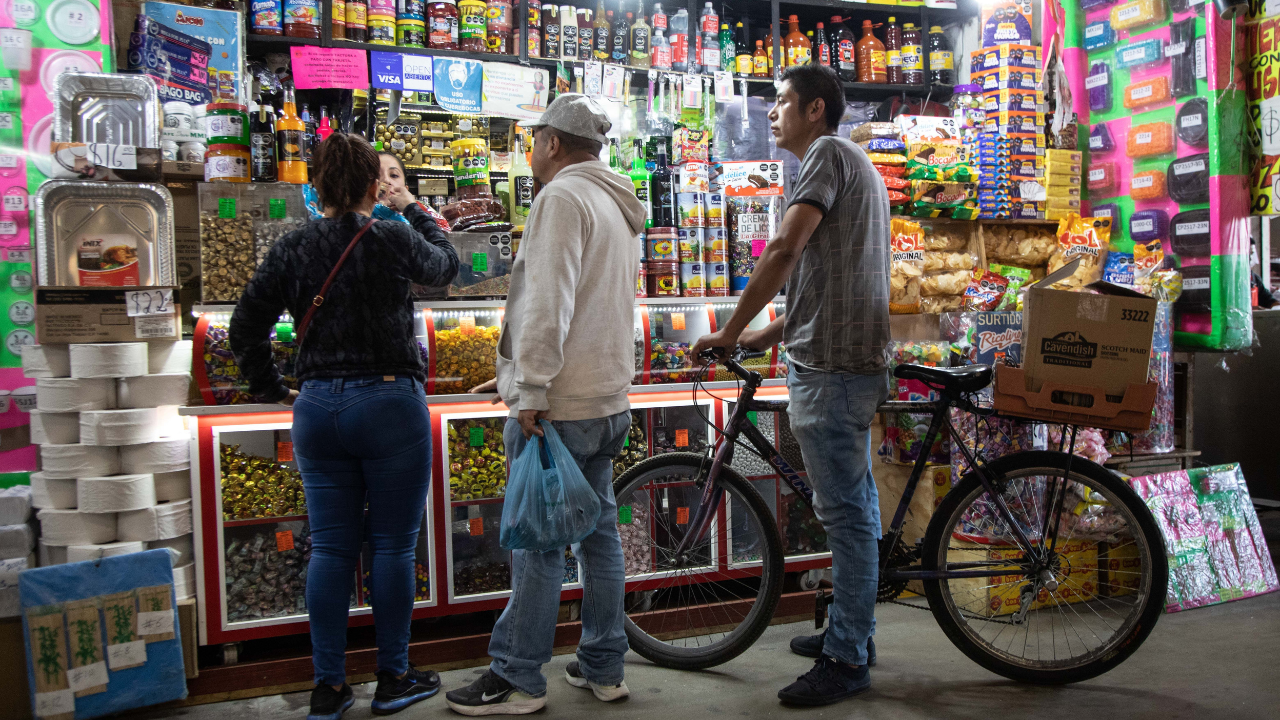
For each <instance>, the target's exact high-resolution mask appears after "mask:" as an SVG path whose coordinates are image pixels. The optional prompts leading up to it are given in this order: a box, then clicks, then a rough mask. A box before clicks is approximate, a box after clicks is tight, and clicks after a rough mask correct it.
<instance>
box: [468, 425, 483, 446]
mask: <svg viewBox="0 0 1280 720" xmlns="http://www.w3.org/2000/svg"><path fill="white" fill-rule="evenodd" d="M470 442H471V447H480V446H481V445H484V428H478V427H473V428H471V437H470Z"/></svg>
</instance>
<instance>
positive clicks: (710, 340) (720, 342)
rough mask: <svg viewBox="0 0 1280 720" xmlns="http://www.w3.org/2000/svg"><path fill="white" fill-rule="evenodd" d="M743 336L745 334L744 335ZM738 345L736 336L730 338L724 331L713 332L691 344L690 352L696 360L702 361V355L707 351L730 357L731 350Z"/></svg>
mask: <svg viewBox="0 0 1280 720" xmlns="http://www.w3.org/2000/svg"><path fill="white" fill-rule="evenodd" d="M744 334H745V333H744ZM737 345H738V338H737V336H730V335H729V333H728V332H727V331H726V330H720V331H718V332H713V333H711V334H710V335H703V336H702V337H700V338H698V341H697V342H696V343H694V344H693V348H692V349H691V351H690V352H692V353H693V356H694V357H695V358H698V359H700V360H701V359H702V354H703V353H704V352H706V351H708V350H714V351H716V352H717V353H722V354H724V355H730V354H732V353H733V349H734V348H735V347H736V346H737Z"/></svg>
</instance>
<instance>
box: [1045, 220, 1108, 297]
mask: <svg viewBox="0 0 1280 720" xmlns="http://www.w3.org/2000/svg"><path fill="white" fill-rule="evenodd" d="M1110 241H1111V219H1110V218H1092V217H1088V218H1082V217H1080V216H1079V215H1075V214H1072V215H1068V216H1067V217H1065V218H1063V219H1062V220H1060V221H1059V222H1058V250H1057V252H1055V253H1054V255H1053V257H1052V258H1050V259H1049V272H1054V271H1056V270H1058V269H1059V268H1061V267H1062V266H1064V265H1066V264H1067V263H1069V262H1071V261H1072V260H1075V259H1076V258H1080V266H1079V267H1078V268H1076V271H1075V273H1074V274H1072V276H1071V277H1069V278H1067V279H1065V280H1061V281H1059V282H1057V283H1055V284H1054V286H1053V287H1054V288H1055V289H1057V290H1078V289H1080V288H1082V287H1084V286H1086V285H1088V284H1089V283H1092V282H1096V281H1097V280H1100V279H1101V278H1102V268H1103V267H1104V265H1105V264H1106V261H1107V246H1108V244H1109V243H1110Z"/></svg>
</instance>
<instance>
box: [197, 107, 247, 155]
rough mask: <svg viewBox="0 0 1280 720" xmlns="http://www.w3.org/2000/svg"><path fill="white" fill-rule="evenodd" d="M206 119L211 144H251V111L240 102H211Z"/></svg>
mask: <svg viewBox="0 0 1280 720" xmlns="http://www.w3.org/2000/svg"><path fill="white" fill-rule="evenodd" d="M206 112H207V115H206V117H205V120H204V124H205V132H206V133H207V134H208V138H209V146H210V148H211V149H212V147H213V146H215V145H225V144H231V145H244V146H248V145H249V113H248V112H247V109H246V108H245V106H244V105H240V104H239V103H226V102H223V103H209V105H208V106H207V110H206Z"/></svg>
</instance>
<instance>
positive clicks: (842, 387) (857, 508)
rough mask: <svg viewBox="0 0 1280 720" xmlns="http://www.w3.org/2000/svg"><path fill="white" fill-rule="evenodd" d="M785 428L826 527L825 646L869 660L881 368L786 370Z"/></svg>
mask: <svg viewBox="0 0 1280 720" xmlns="http://www.w3.org/2000/svg"><path fill="white" fill-rule="evenodd" d="M787 388H788V392H789V393H790V409H789V411H788V414H789V415H790V417H791V430H792V432H794V433H795V436H796V440H798V441H799V443H800V452H801V454H802V455H803V456H804V464H805V468H806V469H807V470H808V473H809V484H810V485H811V486H812V487H813V494H814V496H813V509H814V512H815V514H816V515H817V516H818V520H819V521H821V522H822V526H823V528H825V529H826V531H827V545H828V546H829V547H830V548H831V581H832V585H833V586H834V588H835V590H834V595H835V602H834V603H833V604H832V606H831V625H830V628H829V629H828V630H827V637H826V640H825V641H824V643H823V653H824V654H826V655H829V656H831V657H834V658H835V659H837V660H840V661H841V662H846V663H849V664H850V665H865V664H866V663H867V639H868V638H869V637H871V636H872V635H874V634H875V607H876V586H877V585H878V584H879V576H880V569H879V558H880V550H879V544H878V540H879V538H880V496H879V493H877V492H876V481H875V478H873V477H872V476H871V431H870V428H871V422H872V420H874V419H875V415H876V408H877V407H879V405H880V403H881V402H883V401H884V400H885V399H886V398H887V397H888V395H889V392H888V376H887V374H884V373H882V374H879V375H854V374H852V373H843V372H822V371H819V370H808V369H804V368H801V367H799V366H797V365H796V364H794V363H792V365H791V371H790V373H789V374H788V376H787Z"/></svg>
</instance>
